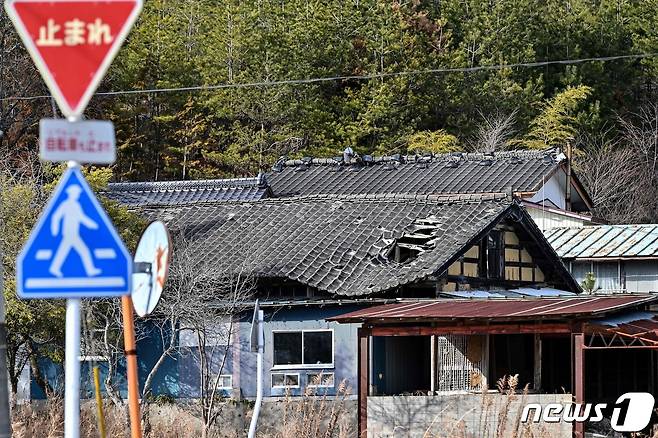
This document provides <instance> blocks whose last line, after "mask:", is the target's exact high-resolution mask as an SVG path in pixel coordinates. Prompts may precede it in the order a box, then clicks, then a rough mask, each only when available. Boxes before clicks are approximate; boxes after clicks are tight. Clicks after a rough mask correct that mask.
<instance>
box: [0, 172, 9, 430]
mask: <svg viewBox="0 0 658 438" xmlns="http://www.w3.org/2000/svg"><path fill="white" fill-rule="evenodd" d="M4 187H5V186H4V184H3V183H2V182H0V206H1V204H2V198H4ZM0 220H1V219H0ZM4 275H5V270H4V266H3V264H2V249H1V248H0V438H9V437H11V417H10V416H9V414H10V412H9V381H8V379H7V376H8V373H7V318H6V312H5V294H4V286H5V283H4Z"/></svg>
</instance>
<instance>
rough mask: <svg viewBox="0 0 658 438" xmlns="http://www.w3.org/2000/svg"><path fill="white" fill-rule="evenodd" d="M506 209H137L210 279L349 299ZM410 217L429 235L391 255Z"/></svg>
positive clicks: (410, 199)
mask: <svg viewBox="0 0 658 438" xmlns="http://www.w3.org/2000/svg"><path fill="white" fill-rule="evenodd" d="M512 210H514V211H517V212H519V211H521V209H520V207H518V206H517V205H516V204H515V203H513V202H512V201H510V200H509V198H508V197H507V196H505V195H503V194H487V195H347V196H345V195H342V196H341V195H313V196H305V197H297V198H278V199H264V200H260V201H256V202H216V203H207V204H193V205H185V206H178V207H168V208H158V209H145V210H144V211H145V212H146V213H147V214H148V215H149V216H151V217H152V218H159V219H161V220H164V221H165V222H166V223H167V224H168V226H169V228H170V229H171V230H172V231H173V232H174V233H184V235H185V236H186V237H187V238H188V240H189V242H191V243H190V244H191V245H192V247H193V254H194V255H195V257H198V259H199V263H208V267H209V268H210V269H211V270H212V271H214V272H216V273H217V276H221V275H222V273H227V272H232V271H234V270H236V269H240V268H241V267H245V266H248V267H250V268H249V269H250V270H253V272H254V274H255V275H257V276H261V277H270V278H271V277H278V278H288V279H290V280H295V281H299V282H300V283H302V284H306V285H308V286H311V287H315V288H317V289H318V290H320V291H324V292H328V293H332V294H336V295H342V296H358V295H367V294H371V293H375V292H380V291H385V290H390V289H394V288H396V287H398V286H400V285H404V284H407V283H411V282H414V281H418V280H421V279H424V278H426V277H428V276H430V275H432V274H434V273H437V271H438V272H439V273H440V272H441V271H442V270H444V269H446V268H447V264H448V263H449V262H452V260H453V259H454V258H456V257H457V256H458V255H459V254H460V252H461V251H462V250H463V249H464V248H465V246H466V245H467V244H468V243H470V242H471V241H472V240H473V239H474V238H475V237H476V236H478V235H479V233H481V232H483V231H484V230H486V229H488V227H492V226H493V225H494V224H495V223H496V222H497V218H499V217H501V216H502V215H504V214H506V213H508V212H510V213H511V211H512ZM520 214H525V213H523V212H521V213H520ZM419 219H422V221H420V222H422V226H423V227H424V229H423V232H424V233H425V235H426V236H429V237H428V239H427V241H425V242H424V243H423V244H422V245H421V248H420V253H419V255H418V256H417V257H416V258H415V259H413V260H410V261H407V262H403V263H400V262H396V261H394V260H392V259H391V258H390V256H389V252H390V249H391V247H392V246H393V245H394V243H395V240H396V239H397V238H399V237H400V236H402V235H403V234H409V233H415V232H416V228H417V227H418V225H417V224H418V223H419V222H418V221H419ZM529 220H530V219H529ZM414 223H416V224H414ZM556 260H557V258H556Z"/></svg>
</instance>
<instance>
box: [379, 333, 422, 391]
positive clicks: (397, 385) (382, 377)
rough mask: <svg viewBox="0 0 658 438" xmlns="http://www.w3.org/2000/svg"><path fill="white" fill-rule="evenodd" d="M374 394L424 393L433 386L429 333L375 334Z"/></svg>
mask: <svg viewBox="0 0 658 438" xmlns="http://www.w3.org/2000/svg"><path fill="white" fill-rule="evenodd" d="M372 348H373V351H372V353H373V363H372V380H371V382H372V392H373V395H401V394H419V395H420V394H423V395H426V394H427V393H428V391H429V390H430V385H431V383H430V337H429V336H395V337H393V336H391V337H379V336H375V337H373V338H372Z"/></svg>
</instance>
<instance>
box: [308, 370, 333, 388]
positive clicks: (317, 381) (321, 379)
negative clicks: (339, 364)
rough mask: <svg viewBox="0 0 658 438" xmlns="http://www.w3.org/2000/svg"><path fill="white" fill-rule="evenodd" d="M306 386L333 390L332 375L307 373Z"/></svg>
mask: <svg viewBox="0 0 658 438" xmlns="http://www.w3.org/2000/svg"><path fill="white" fill-rule="evenodd" d="M307 378H308V386H310V387H312V388H333V387H334V382H335V381H334V373H308V374H307Z"/></svg>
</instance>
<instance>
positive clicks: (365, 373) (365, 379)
mask: <svg viewBox="0 0 658 438" xmlns="http://www.w3.org/2000/svg"><path fill="white" fill-rule="evenodd" d="M358 342H359V345H358V359H357V360H358V369H359V376H358V378H357V382H358V383H357V385H358V390H357V392H358V395H357V398H358V404H359V408H358V409H359V412H358V417H359V429H358V433H359V437H360V438H367V436H368V430H367V429H368V388H369V387H370V381H369V380H370V378H369V377H370V372H369V371H370V370H369V369H368V364H369V362H370V360H369V359H370V358H369V357H368V356H369V350H370V348H369V347H370V345H369V344H370V331H369V330H368V329H363V328H360V329H359V330H358Z"/></svg>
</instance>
